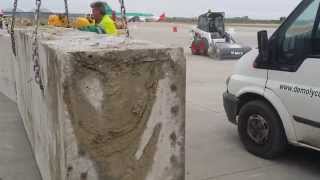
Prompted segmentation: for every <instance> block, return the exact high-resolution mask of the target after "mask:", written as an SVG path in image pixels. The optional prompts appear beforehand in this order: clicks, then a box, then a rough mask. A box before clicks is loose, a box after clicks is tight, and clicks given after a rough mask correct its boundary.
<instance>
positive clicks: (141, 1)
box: [0, 0, 301, 19]
mask: <svg viewBox="0 0 320 180" xmlns="http://www.w3.org/2000/svg"><path fill="white" fill-rule="evenodd" d="M18 1H19V5H18V6H19V8H20V9H23V10H30V9H33V8H34V2H35V0H18ZM42 1H43V4H42V5H43V7H44V8H48V9H50V10H52V11H60V12H61V11H63V9H64V3H63V0H42ZM68 1H69V6H70V11H71V12H81V13H87V12H89V4H90V2H92V1H93V0H68ZM300 1H301V0H125V3H126V6H127V9H128V10H127V12H128V11H129V12H132V11H133V12H147V13H153V14H155V15H160V14H161V13H162V12H165V13H166V14H167V16H179V17H195V16H198V15H199V14H201V13H203V12H205V11H207V10H208V9H212V10H214V11H224V12H226V14H227V16H228V17H235V16H249V17H251V18H259V19H274V18H276V19H278V18H279V17H281V16H287V15H288V14H289V13H290V12H291V11H292V10H293V9H294V8H295V7H296V6H297V4H298V3H299V2H300ZM12 2H13V0H0V9H6V8H8V7H11V6H12ZM106 2H108V3H109V4H110V5H111V6H112V8H113V9H115V10H118V9H119V5H118V0H106Z"/></svg>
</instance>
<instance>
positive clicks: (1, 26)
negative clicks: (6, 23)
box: [0, 21, 3, 29]
mask: <svg viewBox="0 0 320 180" xmlns="http://www.w3.org/2000/svg"><path fill="white" fill-rule="evenodd" d="M0 29H3V23H2V21H0Z"/></svg>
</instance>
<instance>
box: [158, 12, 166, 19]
mask: <svg viewBox="0 0 320 180" xmlns="http://www.w3.org/2000/svg"><path fill="white" fill-rule="evenodd" d="M165 20H166V14H165V13H163V14H161V16H160V17H159V20H158V21H165Z"/></svg>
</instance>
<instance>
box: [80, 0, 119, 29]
mask: <svg viewBox="0 0 320 180" xmlns="http://www.w3.org/2000/svg"><path fill="white" fill-rule="evenodd" d="M91 8H92V16H93V18H94V20H95V23H96V24H95V25H90V26H86V27H82V28H79V29H80V30H82V31H90V32H96V33H98V34H108V35H117V34H118V30H117V28H116V24H115V22H114V21H113V20H112V19H111V18H110V17H109V15H108V14H109V12H107V11H108V9H109V6H108V4H107V3H106V2H101V1H97V2H94V3H92V4H91Z"/></svg>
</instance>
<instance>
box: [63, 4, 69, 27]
mask: <svg viewBox="0 0 320 180" xmlns="http://www.w3.org/2000/svg"><path fill="white" fill-rule="evenodd" d="M64 8H65V16H66V18H67V27H69V26H70V21H69V9H68V0H64Z"/></svg>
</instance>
